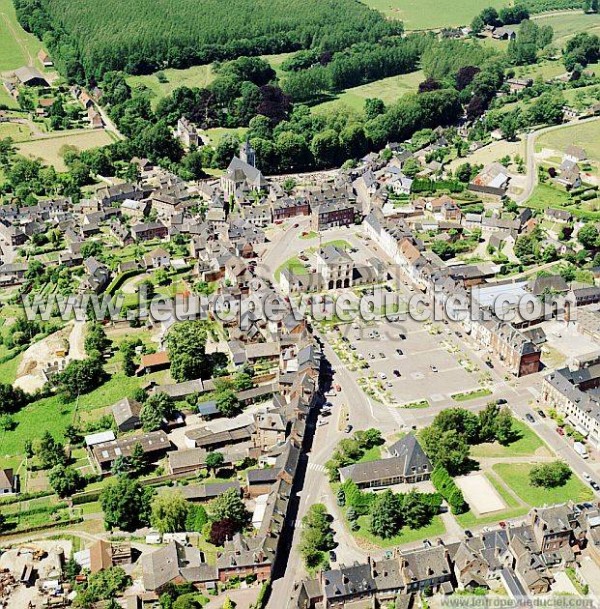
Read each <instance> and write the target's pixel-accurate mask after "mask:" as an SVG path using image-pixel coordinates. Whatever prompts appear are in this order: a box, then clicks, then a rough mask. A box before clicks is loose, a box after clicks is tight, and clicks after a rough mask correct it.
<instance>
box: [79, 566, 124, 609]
mask: <svg viewBox="0 0 600 609" xmlns="http://www.w3.org/2000/svg"><path fill="white" fill-rule="evenodd" d="M130 585H131V577H129V575H127V573H125V571H124V570H123V568H122V567H108V568H107V569H102V570H101V571H98V572H97V573H92V574H90V575H88V577H87V581H86V584H85V587H84V589H83V590H81V591H80V592H79V593H78V595H77V599H76V605H77V606H78V607H82V608H85V609H87V608H88V607H91V606H92V605H94V604H95V603H97V602H98V601H103V600H104V601H107V600H111V599H114V598H115V596H117V595H118V594H120V593H121V592H123V591H124V590H125V588H127V586H130Z"/></svg>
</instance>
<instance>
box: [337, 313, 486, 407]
mask: <svg viewBox="0 0 600 609" xmlns="http://www.w3.org/2000/svg"><path fill="white" fill-rule="evenodd" d="M448 332H449V331H448ZM343 335H344V336H345V337H346V338H347V339H348V342H347V343H346V344H347V346H348V348H349V349H351V350H352V351H354V353H355V354H356V356H357V357H358V358H359V359H360V360H361V361H365V362H367V363H368V365H369V368H368V369H362V370H360V371H358V372H357V373H356V374H357V377H359V378H360V377H365V376H369V375H370V376H375V377H376V378H377V381H379V382H380V383H381V384H383V386H384V387H385V388H386V390H388V392H389V393H390V394H391V395H393V396H394V398H395V402H396V403H397V404H399V405H402V404H408V403H412V402H415V401H420V400H423V399H427V400H429V402H430V404H433V403H436V402H441V401H447V400H448V399H449V398H450V396H451V395H452V394H453V393H457V392H460V391H465V390H470V389H475V388H477V387H478V376H477V374H476V373H473V372H468V371H467V370H466V369H465V367H464V366H463V365H461V363H460V361H459V360H460V359H461V358H460V357H459V356H458V355H457V354H456V353H452V352H451V348H452V342H451V340H452V339H451V337H450V336H448V335H447V333H446V329H445V328H444V329H443V330H442V331H441V333H440V334H432V333H431V327H430V326H427V325H425V324H424V323H419V322H416V321H413V320H409V321H403V322H393V323H392V322H389V321H387V320H382V321H379V322H376V323H369V324H366V323H364V322H361V323H358V322H355V323H354V324H352V326H346V327H345V328H344V330H343Z"/></svg>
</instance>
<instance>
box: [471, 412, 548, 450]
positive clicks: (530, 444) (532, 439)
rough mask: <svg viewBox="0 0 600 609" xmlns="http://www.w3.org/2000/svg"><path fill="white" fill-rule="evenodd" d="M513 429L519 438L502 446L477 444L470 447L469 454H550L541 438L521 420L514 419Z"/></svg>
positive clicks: (495, 443)
mask: <svg viewBox="0 0 600 609" xmlns="http://www.w3.org/2000/svg"><path fill="white" fill-rule="evenodd" d="M513 429H514V431H515V432H516V433H517V434H519V439H518V440H516V441H515V442H513V443H512V444H509V445H508V446H502V445H501V444H498V442H493V443H491V444H490V443H488V444H478V445H477V446H473V447H472V448H471V455H472V456H473V457H475V458H477V457H520V456H530V455H536V454H537V455H540V454H541V453H545V454H550V453H549V450H548V448H547V446H546V445H545V444H544V442H543V441H542V439H541V438H540V437H539V436H538V435H537V434H536V433H535V432H533V431H532V430H531V428H530V427H529V426H528V425H525V423H523V422H522V421H518V420H516V419H515V420H514V421H513Z"/></svg>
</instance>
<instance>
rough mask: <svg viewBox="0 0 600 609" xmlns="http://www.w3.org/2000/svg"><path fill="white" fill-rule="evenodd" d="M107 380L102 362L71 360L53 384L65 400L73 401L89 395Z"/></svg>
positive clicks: (93, 359)
mask: <svg viewBox="0 0 600 609" xmlns="http://www.w3.org/2000/svg"><path fill="white" fill-rule="evenodd" d="M106 378H107V374H106V372H105V371H104V368H103V366H102V361H101V360H100V359H97V358H88V359H84V360H72V361H71V362H69V363H68V364H67V367H66V368H65V369H64V370H63V371H62V372H60V373H59V374H57V375H56V376H55V377H54V379H53V382H54V384H55V386H56V387H57V389H58V391H59V392H60V394H61V395H62V396H63V398H64V399H65V400H68V401H71V400H74V399H75V398H76V397H77V396H78V395H81V394H84V393H89V392H90V391H93V390H94V389H96V387H99V386H100V385H101V384H102V383H104V381H105V380H106Z"/></svg>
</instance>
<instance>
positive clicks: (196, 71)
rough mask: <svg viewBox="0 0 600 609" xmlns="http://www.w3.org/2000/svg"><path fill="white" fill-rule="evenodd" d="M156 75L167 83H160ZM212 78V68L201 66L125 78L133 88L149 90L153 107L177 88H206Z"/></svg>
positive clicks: (213, 76)
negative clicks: (159, 75)
mask: <svg viewBox="0 0 600 609" xmlns="http://www.w3.org/2000/svg"><path fill="white" fill-rule="evenodd" d="M157 74H164V75H165V76H166V79H167V81H166V82H160V81H159V80H158V76H157ZM214 78H215V74H214V72H213V70H212V67H211V66H210V65H203V66H192V67H191V68H186V69H185V70H176V69H174V68H171V69H168V70H162V72H156V73H154V74H148V75H144V76H129V77H127V82H128V84H129V85H130V86H131V87H133V88H135V87H136V86H140V85H143V86H145V87H147V88H148V89H150V91H151V93H152V105H153V106H154V107H155V106H156V104H157V103H158V102H159V101H160V100H161V99H162V98H163V97H166V96H167V95H170V94H171V93H172V92H173V91H174V90H175V89H177V88H178V87H190V88H191V87H200V88H203V87H207V86H208V85H210V83H211V82H212V81H213V80H214Z"/></svg>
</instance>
